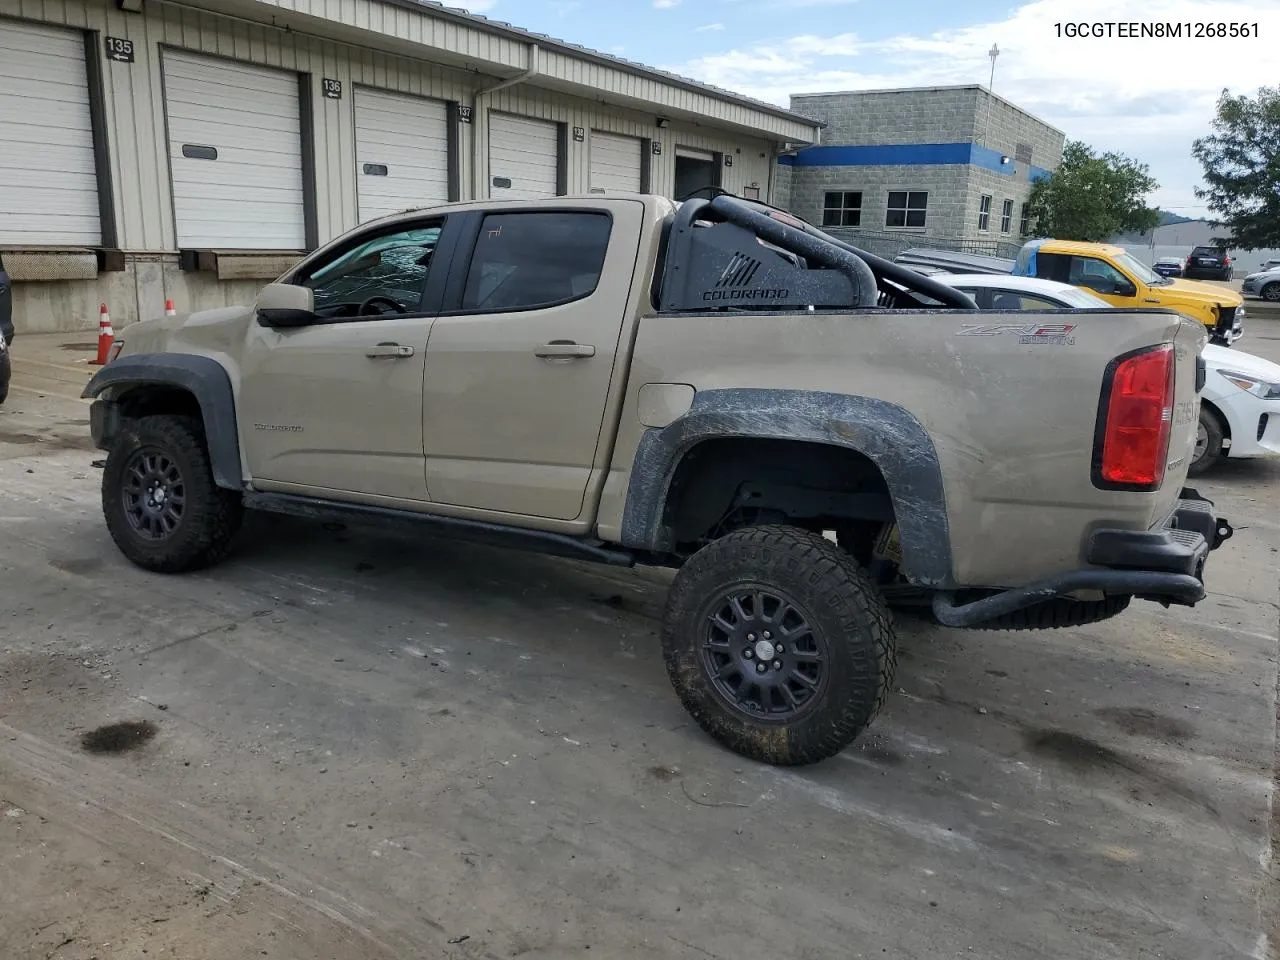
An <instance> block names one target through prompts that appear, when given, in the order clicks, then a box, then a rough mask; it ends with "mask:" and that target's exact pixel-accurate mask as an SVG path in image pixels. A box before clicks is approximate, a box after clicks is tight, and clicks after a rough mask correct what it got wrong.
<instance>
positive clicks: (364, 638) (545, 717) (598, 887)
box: [0, 321, 1280, 960]
mask: <svg viewBox="0 0 1280 960" xmlns="http://www.w3.org/2000/svg"><path fill="white" fill-rule="evenodd" d="M1240 346H1241V347H1244V348H1245V349H1247V350H1249V351H1250V352H1255V353H1261V354H1263V355H1266V356H1270V357H1271V358H1272V359H1276V360H1280V321H1256V322H1254V323H1253V324H1252V325H1251V327H1250V329H1249V331H1248V336H1247V339H1246V340H1245V341H1244V342H1242V344H1241V345H1240ZM83 357H84V352H83V351H82V350H79V349H72V350H63V349H62V345H61V344H60V343H58V342H56V341H50V340H48V339H42V338H36V337H28V338H25V339H24V338H22V337H20V338H19V339H18V341H17V343H16V344H15V362H16V364H17V371H18V372H17V375H16V378H15V389H14V393H13V395H12V396H11V398H10V400H9V402H8V403H7V404H6V405H5V406H4V407H0V597H3V600H0V631H2V633H0V636H2V637H3V639H2V641H0V878H3V880H0V944H2V945H3V947H0V955H3V957H4V958H5V960H27V958H39V960H89V958H91V957H96V958H99V960H116V958H126V960H155V958H158V957H181V958H188V960H190V958H195V960H201V958H208V960H214V958H217V960H226V958H245V957H252V956H267V957H275V958H282V960H316V958H340V960H382V958H393V957H395V958H408V957H415V958H437V957H439V958H498V957H503V958H505V957H525V958H561V957H575V956H585V957H606V958H607V957H628V958H633V957H635V958H638V957H654V958H658V957H662V958H688V960H706V958H726V960H727V958H731V957H732V958H737V957H747V958H756V957H766V956H782V957H787V958H794V960H802V958H823V960H826V958H831V957H840V958H849V960H853V958H872V957H888V958H916V957H919V958H941V957H981V958H984V960H1024V958H1041V957H1052V958H1055V960H1074V958H1115V960H1120V958H1123V960H1138V958H1157V957H1159V958H1180V960H1191V958H1205V960H1209V958H1213V960H1227V958H1244V957H1251V958H1263V957H1266V956H1267V955H1268V949H1269V938H1271V939H1274V937H1275V934H1276V930H1275V927H1274V923H1275V916H1276V913H1275V911H1274V905H1273V904H1272V902H1271V898H1272V892H1273V886H1274V880H1273V879H1272V872H1271V870H1272V866H1271V856H1272V854H1271V837H1272V819H1271V797H1272V782H1273V772H1274V762H1275V747H1276V737H1275V732H1276V724H1275V718H1276V679H1277V674H1276V669H1277V668H1276V655H1277V610H1278V607H1277V600H1278V599H1280V597H1278V596H1277V576H1278V574H1277V571H1278V569H1280V556H1278V551H1280V511H1277V508H1276V503H1277V493H1278V492H1280V463H1265V462H1236V463H1228V464H1226V465H1225V466H1224V467H1223V468H1221V469H1219V470H1218V471H1217V472H1215V473H1213V474H1211V475H1210V476H1209V477H1207V478H1206V479H1204V480H1203V481H1201V482H1199V483H1197V484H1196V485H1197V486H1198V487H1199V488H1200V489H1201V490H1202V492H1204V493H1205V494H1206V495H1208V496H1210V497H1212V498H1214V499H1215V500H1217V501H1218V503H1219V505H1220V508H1221V509H1222V510H1223V512H1224V513H1225V514H1226V515H1227V516H1228V517H1229V518H1230V519H1231V520H1232V522H1233V523H1234V524H1235V525H1236V535H1235V537H1234V538H1233V539H1232V540H1231V541H1230V542H1229V543H1228V544H1226V545H1225V546H1224V547H1223V548H1222V549H1221V550H1220V551H1218V552H1217V553H1216V554H1215V555H1214V557H1213V560H1212V561H1211V563H1210V566H1209V573H1208V583H1209V589H1210V593H1211V596H1210V598H1209V599H1208V600H1206V601H1205V602H1204V603H1202V604H1201V605H1199V606H1197V607H1196V608H1194V609H1193V610H1186V609H1172V610H1167V611H1166V610H1164V609H1162V608H1160V607H1158V606H1156V605H1153V604H1149V603H1141V602H1139V603H1135V605H1134V606H1133V607H1132V608H1131V609H1130V611H1129V612H1127V613H1126V614H1124V615H1122V616H1121V617H1119V618H1117V619H1114V620H1112V621H1109V622H1107V623H1103V624H1099V625H1096V626H1092V627H1087V628H1080V629H1073V630H1064V631H1058V632H1049V633H1035V634H1003V633H981V632H960V631H950V630H944V629H940V628H936V627H932V626H927V625H924V624H922V623H920V622H918V621H915V620H907V619H904V620H902V621H901V623H900V626H899V629H900V632H901V636H902V647H903V651H902V665H901V670H900V675H899V679H898V689H897V691H896V693H895V694H894V695H893V696H892V697H891V699H890V702H889V705H888V707H887V709H886V711H885V713H884V715H883V716H882V717H881V719H880V720H879V721H878V723H877V725H876V726H875V727H874V728H873V731H872V732H870V733H869V734H868V735H866V736H864V738H863V739H862V740H861V741H860V742H859V743H858V744H856V745H855V746H854V747H853V748H851V749H850V750H848V751H847V752H846V753H845V754H844V755H842V756H840V757H838V758H836V759H834V760H831V761H829V762H827V763H825V764H822V765H819V766H816V767H809V768H803V769H792V770H782V769H775V768H770V767H765V766H760V765H757V764H753V763H750V762H747V761H744V760H743V759H741V758H739V757H737V756H735V755H733V754H730V753H727V752H726V751H725V750H723V749H721V748H720V747H718V746H717V745H715V744H714V743H712V742H711V741H709V740H708V739H707V738H706V737H705V736H704V735H703V734H702V733H701V732H700V731H699V730H698V729H697V728H696V726H695V725H694V724H693V723H692V722H691V721H690V720H689V719H688V718H687V716H686V715H685V714H684V712H683V711H682V709H681V708H680V705H679V704H678V703H677V701H676V699H675V697H674V695H673V694H672V692H671V690H670V688H669V686H668V683H667V680H666V677H665V674H664V671H663V668H662V665H661V660H660V656H659V651H658V644H657V638H656V635H655V634H656V629H657V625H658V617H659V615H660V611H661V606H662V603H663V598H664V593H665V589H664V582H665V581H664V577H663V576H662V575H660V574H655V573H651V572H644V571H640V572H625V571H618V570H612V569H605V568H597V567H590V566H586V565H582V564H578V563H574V562H569V561H561V560H554V559H547V558H542V557H537V556H532V555H526V554H519V553H512V552H504V551H500V550H493V549H486V548H480V547H474V546H466V545H460V544H457V543H451V542H448V541H441V540H423V541H421V542H418V543H415V544H412V545H407V544H405V543H402V542H395V541H390V540H384V539H379V538H377V537H374V536H370V535H368V534H365V533H361V532H357V531H354V530H344V529H339V528H331V527H330V528H326V527H317V526H312V525H308V524H306V523H301V522H298V523H295V522H290V521H285V520H283V519H275V518H260V519H258V520H256V521H255V522H253V523H252V524H251V526H250V528H249V529H248V530H247V531H246V536H245V537H244V538H243V540H242V542H241V544H240V546H239V547H238V549H237V550H236V551H235V553H234V555H233V556H232V557H231V559H230V560H229V561H228V562H227V563H225V564H224V565H223V566H220V567H218V568H217V569H214V570H211V571H209V572H206V573H201V574H198V575H192V576H185V577H176V578H166V577H160V576H153V575H149V574H146V573H144V572H142V571H140V570H138V569H136V568H134V567H132V566H130V565H129V564H128V563H127V562H125V561H124V560H123V559H122V558H121V556H120V555H119V553H118V552H117V551H116V550H115V548H114V547H113V545H112V544H111V542H110V541H109V539H108V537H107V534H106V532H105V530H104V528H103V524H102V521H101V517H100V511H99V506H98V484H99V479H100V471H99V470H97V469H95V466H94V461H95V460H96V459H97V458H98V457H100V456H101V455H100V454H99V453H97V452H95V451H93V450H91V449H90V447H89V443H88V440H87V427H86V417H87V408H86V407H85V406H84V404H83V403H81V402H79V401H78V400H76V399H75V397H76V395H77V394H78V392H79V388H80V386H81V385H82V384H83V382H84V380H85V378H86V377H87V375H88V374H87V371H86V369H85V366H84V364H83V363H81V362H77V361H79V360H82V359H83Z"/></svg>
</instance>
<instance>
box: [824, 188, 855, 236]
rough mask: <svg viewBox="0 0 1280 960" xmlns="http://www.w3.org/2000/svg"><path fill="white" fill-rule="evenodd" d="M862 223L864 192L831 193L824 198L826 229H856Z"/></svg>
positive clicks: (845, 191) (844, 191)
mask: <svg viewBox="0 0 1280 960" xmlns="http://www.w3.org/2000/svg"><path fill="white" fill-rule="evenodd" d="M861 223H862V191H861V190H842V191H829V192H828V193H827V194H826V195H825V196H823V198H822V225H823V226H824V227H856V226H859V225H860V224H861Z"/></svg>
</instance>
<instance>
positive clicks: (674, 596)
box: [662, 526, 897, 765]
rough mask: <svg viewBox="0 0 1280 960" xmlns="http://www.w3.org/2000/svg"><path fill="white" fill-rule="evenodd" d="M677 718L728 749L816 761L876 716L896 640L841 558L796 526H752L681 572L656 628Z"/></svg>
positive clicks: (862, 581) (861, 579)
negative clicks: (687, 718)
mask: <svg viewBox="0 0 1280 960" xmlns="http://www.w3.org/2000/svg"><path fill="white" fill-rule="evenodd" d="M662 649H663V654H664V656H665V659H666V664H667V672H668V674H669V675H670V677H671V682H672V684H673V685H674V686H675V689H676V693H677V694H678V695H679V697H680V700H681V702H682V703H683V704H684V706H685V709H687V710H688V711H689V713H690V714H691V715H692V716H693V718H694V719H695V720H696V721H697V722H698V724H699V725H700V726H701V727H702V728H703V730H705V731H706V732H707V733H709V734H710V735H711V736H712V737H714V738H715V739H716V740H719V741H720V742H721V743H722V744H724V745H725V746H727V747H728V748H729V749H730V750H733V751H735V752H737V753H740V754H742V755H743V756H746V757H750V758H751V759H753V760H759V761H761V762H763V763H771V764H778V765H795V764H805V763H816V762H817V761H819V760H824V759H826V758H827V757H830V756H833V755H835V754H837V753H839V752H840V751H841V750H843V749H844V748H845V747H846V746H848V745H849V744H850V743H851V742H853V740H854V739H855V738H856V737H857V736H858V734H860V733H861V732H862V731H863V730H864V729H865V728H866V727H867V725H868V724H870V723H871V721H872V719H873V718H874V717H875V715H876V714H877V713H878V712H879V711H880V708H881V707H882V706H884V702H885V698H886V697H887V696H888V693H889V690H890V689H891V687H892V684H893V676H894V672H895V669H896V667H897V639H896V637H895V635H894V630H893V622H892V617H891V615H890V613H889V609H888V607H886V606H885V603H884V600H883V598H882V597H881V595H880V591H879V590H878V589H877V588H876V587H875V585H874V584H873V583H872V582H871V581H870V580H869V579H868V578H867V576H866V575H865V574H864V573H863V572H862V570H861V569H859V567H858V566H857V564H856V563H855V562H854V560H853V558H851V557H850V556H849V555H848V554H847V553H845V552H844V551H843V550H841V549H840V548H839V547H837V546H836V545H835V544H834V543H831V542H830V541H829V540H827V539H825V538H824V537H822V536H821V535H819V534H816V533H810V532H808V531H806V530H800V529H797V528H794V527H786V526H763V527H751V528H748V529H745V530H738V531H735V532H734V533H730V534H728V535H726V536H724V537H721V538H720V539H719V540H716V541H714V542H713V543H710V544H708V545H707V546H706V547H704V548H703V549H701V550H700V551H698V552H697V553H696V554H694V555H693V557H691V558H690V559H689V561H688V562H686V563H685V564H684V566H682V567H681V568H680V572H679V573H678V574H677V575H676V578H675V581H674V583H673V584H672V587H671V592H670V594H669V596H668V598H667V609H666V615H665V618H664V620H663V628H662Z"/></svg>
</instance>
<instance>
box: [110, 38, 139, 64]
mask: <svg viewBox="0 0 1280 960" xmlns="http://www.w3.org/2000/svg"><path fill="white" fill-rule="evenodd" d="M103 40H104V42H105V43H106V48H107V59H108V60H115V61H116V62H117V63H133V41H132V40H125V39H123V38H122V37H104V38H103Z"/></svg>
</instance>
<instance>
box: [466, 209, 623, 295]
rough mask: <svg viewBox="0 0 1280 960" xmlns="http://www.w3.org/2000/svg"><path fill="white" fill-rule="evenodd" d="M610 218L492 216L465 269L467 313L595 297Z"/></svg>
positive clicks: (579, 213)
mask: <svg viewBox="0 0 1280 960" xmlns="http://www.w3.org/2000/svg"><path fill="white" fill-rule="evenodd" d="M612 225H613V221H612V219H611V218H610V217H609V215H608V214H606V213H596V212H594V211H557V212H546V213H542V212H530V213H491V214H489V215H488V216H486V217H485V218H484V223H483V224H482V225H481V227H480V236H479V238H478V239H477V240H476V247H475V252H474V253H472V255H471V265H470V267H469V268H468V270H467V285H466V289H465V290H464V292H463V295H462V309H463V311H464V312H467V313H501V312H504V311H509V310H532V309H536V308H539V307H550V306H555V305H557V304H561V303H568V302H569V301H570V300H580V299H582V298H583V297H588V296H590V295H591V294H592V293H594V292H595V289H596V285H597V284H598V283H599V282H600V271H601V270H602V269H603V268H604V256H605V252H606V251H607V250H608V248H609V231H610V229H611V227H612Z"/></svg>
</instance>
